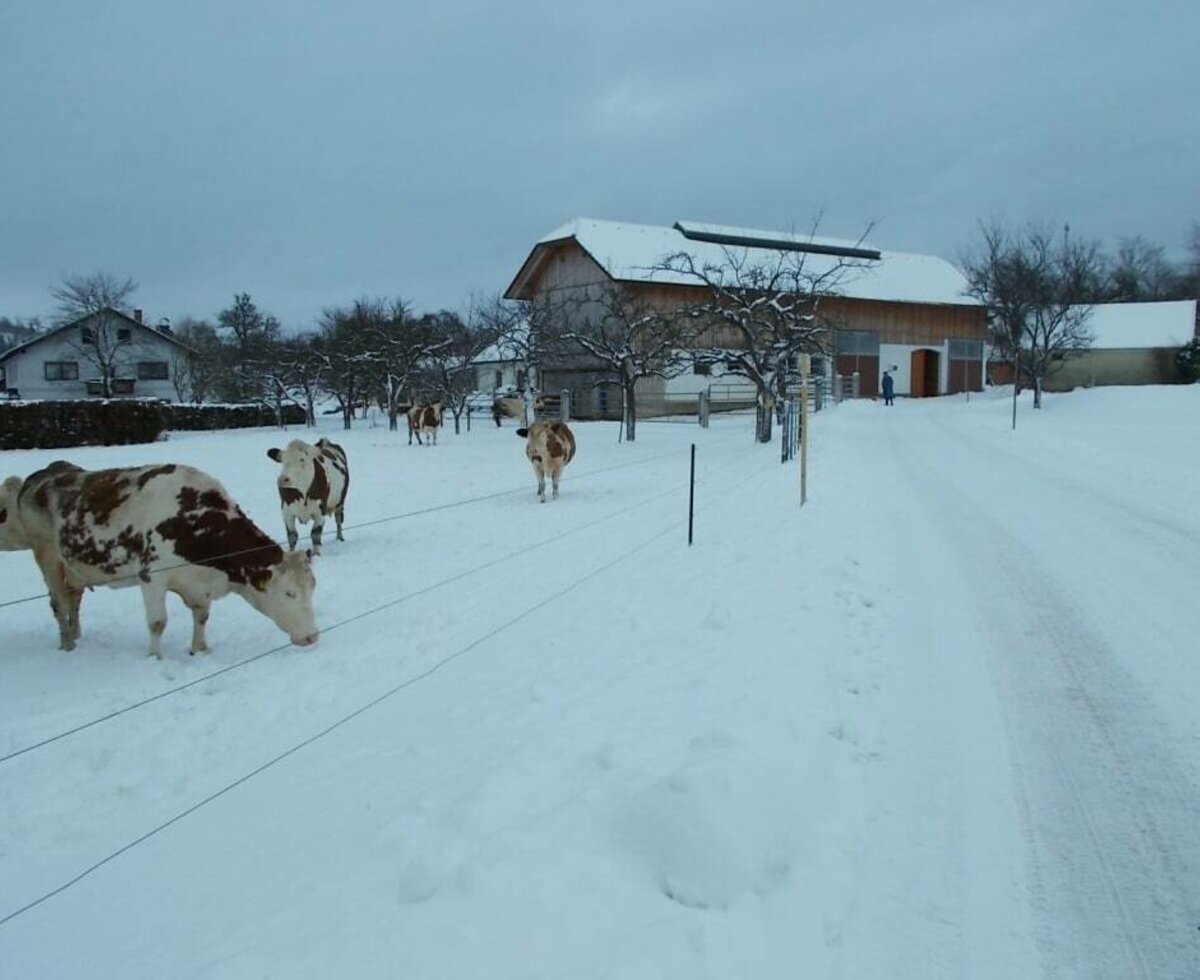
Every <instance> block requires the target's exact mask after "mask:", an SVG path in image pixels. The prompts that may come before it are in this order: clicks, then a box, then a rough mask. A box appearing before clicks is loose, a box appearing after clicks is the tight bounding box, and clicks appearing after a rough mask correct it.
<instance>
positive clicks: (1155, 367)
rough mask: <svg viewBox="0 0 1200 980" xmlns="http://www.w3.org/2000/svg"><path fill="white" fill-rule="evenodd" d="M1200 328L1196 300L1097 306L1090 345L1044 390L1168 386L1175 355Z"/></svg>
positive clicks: (1091, 321)
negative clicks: (1102, 386)
mask: <svg viewBox="0 0 1200 980" xmlns="http://www.w3.org/2000/svg"><path fill="white" fill-rule="evenodd" d="M1198 328H1200V324H1198V323H1197V319H1196V300H1194V299H1188V300H1179V301H1176V302H1164V303H1102V304H1099V305H1096V306H1093V307H1092V308H1091V312H1090V315H1089V316H1088V320H1087V329H1088V332H1089V333H1090V334H1091V335H1092V346H1091V349H1090V350H1087V351H1084V352H1083V353H1081V354H1079V355H1077V356H1075V357H1071V358H1068V359H1066V360H1064V361H1063V362H1062V363H1061V364H1060V365H1059V366H1058V367H1057V368H1056V369H1055V370H1054V371H1053V372H1051V374H1050V375H1049V376H1048V377H1047V378H1046V383H1045V389H1046V390H1047V391H1069V390H1070V389H1072V388H1076V387H1079V386H1090V385H1144V384H1169V383H1170V382H1172V381H1175V380H1176V374H1175V364H1174V359H1175V353H1176V352H1177V351H1178V350H1179V348H1180V347H1182V346H1183V345H1184V344H1186V343H1187V342H1188V341H1189V340H1191V339H1192V337H1193V336H1195V335H1196V332H1197V329H1198Z"/></svg>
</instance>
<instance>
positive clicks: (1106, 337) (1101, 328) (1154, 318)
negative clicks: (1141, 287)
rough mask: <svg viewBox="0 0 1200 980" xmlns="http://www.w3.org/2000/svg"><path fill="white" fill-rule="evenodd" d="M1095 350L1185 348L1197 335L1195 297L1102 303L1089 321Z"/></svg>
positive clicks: (1092, 310) (1088, 325) (1092, 311)
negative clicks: (1155, 301) (1176, 299)
mask: <svg viewBox="0 0 1200 980" xmlns="http://www.w3.org/2000/svg"><path fill="white" fill-rule="evenodd" d="M1087 328H1088V331H1089V332H1090V333H1091V335H1092V337H1093V338H1094V340H1093V343H1092V348H1093V349H1094V350H1130V349H1139V348H1147V347H1182V346H1183V345H1184V344H1186V343H1187V342H1188V341H1189V340H1191V339H1192V337H1193V336H1195V332H1196V300H1194V299H1185V300H1178V301H1174V302H1164V303H1100V304H1097V305H1096V306H1093V307H1092V308H1091V315H1090V316H1089V317H1088V321H1087Z"/></svg>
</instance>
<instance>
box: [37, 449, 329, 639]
mask: <svg viewBox="0 0 1200 980" xmlns="http://www.w3.org/2000/svg"><path fill="white" fill-rule="evenodd" d="M18 512H19V520H20V522H21V529H20V531H21V533H22V534H23V535H25V536H26V537H27V539H28V540H29V541H30V543H31V545H32V547H33V552H34V557H35V558H36V559H37V562H38V565H39V566H40V567H41V569H42V574H43V576H44V577H45V579H46V583H47V585H48V586H50V589H51V596H52V599H51V605H52V606H53V607H54V609H55V615H56V617H57V618H58V621H59V635H60V637H61V639H62V647H63V649H67V650H70V649H72V648H73V647H74V641H75V639H76V638H77V636H78V609H79V605H78V596H79V594H81V591H82V589H83V588H85V587H90V586H95V585H107V586H111V587H114V588H121V587H126V586H133V585H139V586H140V587H141V590H142V598H143V600H144V601H145V606H146V623H147V626H148V627H149V630H150V654H151V655H152V656H155V657H161V656H162V634H163V631H164V630H165V629H166V625H167V604H166V596H167V593H168V592H174V593H176V594H177V595H179V596H180V597H181V598H182V599H183V601H184V603H185V604H186V605H187V606H188V608H189V609H191V610H192V643H191V651H192V653H198V652H200V651H202V650H206V649H208V644H207V641H206V639H205V635H204V628H205V624H206V623H207V622H208V613H209V607H210V605H211V604H212V601H213V600H214V599H220V598H221V597H222V596H225V595H228V594H229V593H230V592H233V593H236V594H237V595H240V596H241V597H242V598H243V599H245V600H246V601H247V602H248V603H250V605H251V606H253V607H254V608H255V609H257V610H258V611H259V612H261V613H262V614H263V615H265V616H267V617H268V618H269V619H270V620H271V621H272V622H274V623H275V625H276V626H278V627H279V628H280V629H281V630H283V631H284V632H285V633H287V635H288V636H289V637H290V638H291V641H292V642H293V643H295V644H297V645H299V646H308V645H310V644H312V643H315V642H316V641H317V638H318V636H319V631H318V630H317V624H316V620H315V617H314V615H313V607H312V597H313V590H314V589H315V588H316V579H315V578H314V576H313V573H312V562H311V558H310V556H309V555H308V554H307V553H291V554H286V555H285V554H284V551H283V549H282V548H280V547H279V545H277V544H276V543H275V542H274V541H272V540H271V538H270V537H268V536H267V535H266V534H265V533H264V532H263V531H262V530H261V529H260V528H258V527H257V526H256V525H255V524H254V523H253V522H252V521H251V520H250V519H249V518H248V517H247V516H246V515H245V514H244V513H243V512H242V510H241V508H240V507H238V505H237V504H235V503H234V502H233V501H232V500H231V499H230V497H229V494H228V493H227V492H226V491H225V488H224V487H222V486H221V484H220V483H218V482H217V481H216V480H215V479H213V478H212V477H211V476H209V475H208V474H206V473H202V472H201V471H200V470H196V469H193V468H191V467H190V466H177V465H175V464H166V465H160V466H137V467H129V468H126V469H110V470H95V471H87V470H81V469H79V468H78V467H75V466H71V464H69V463H65V464H53V465H52V466H50V467H47V469H46V470H42V471H40V472H39V473H35V474H33V475H32V476H31V477H29V478H28V479H27V480H25V481H24V483H23V484H22V486H21V491H20V493H19V495H18ZM72 609H73V611H74V624H72V623H71V621H70V619H71V615H72V612H71V611H72Z"/></svg>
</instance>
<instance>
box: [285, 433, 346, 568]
mask: <svg viewBox="0 0 1200 980" xmlns="http://www.w3.org/2000/svg"><path fill="white" fill-rule="evenodd" d="M267 455H268V456H270V457H271V459H273V460H275V462H277V463H280V464H282V465H283V470H282V471H281V472H280V474H279V478H278V479H277V480H276V481H275V482H276V483H277V484H278V486H279V504H280V510H281V511H282V513H283V526H284V527H285V528H286V529H287V539H288V547H289V548H292V549H295V547H296V542H297V541H298V540H299V539H300V533H299V531H297V530H296V522H297V521H299V522H300V523H301V524H307V523H308V522H309V521H313V522H314V523H313V530H312V547H313V554H316V555H319V554H320V553H321V536H322V535H323V534H324V532H325V518H326V517H327V516H329V515H330V514H332V515H333V517H334V520H336V521H337V539H338V540H339V541H345V540H346V539H345V538H343V537H342V521H343V520H345V517H346V511H345V508H346V492H347V491H348V490H349V489H350V464H349V463H347V462H346V451H345V450H344V449H342V447H341V446H338V445H336V444H335V443H332V442H330V441H329V440H328V439H318V440H317V444H316V445H315V446H313V445H310V444H309V443H307V442H304V441H303V440H302V439H293V440H292V441H291V442H290V443H288V446H287V448H286V449H268V450H267Z"/></svg>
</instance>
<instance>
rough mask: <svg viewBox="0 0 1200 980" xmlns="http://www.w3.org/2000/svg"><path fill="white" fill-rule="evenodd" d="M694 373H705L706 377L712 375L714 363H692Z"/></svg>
mask: <svg viewBox="0 0 1200 980" xmlns="http://www.w3.org/2000/svg"><path fill="white" fill-rule="evenodd" d="M692 374H702V375H704V377H706V378H707V377H709V376H711V375H712V365H711V364H693V365H692Z"/></svg>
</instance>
